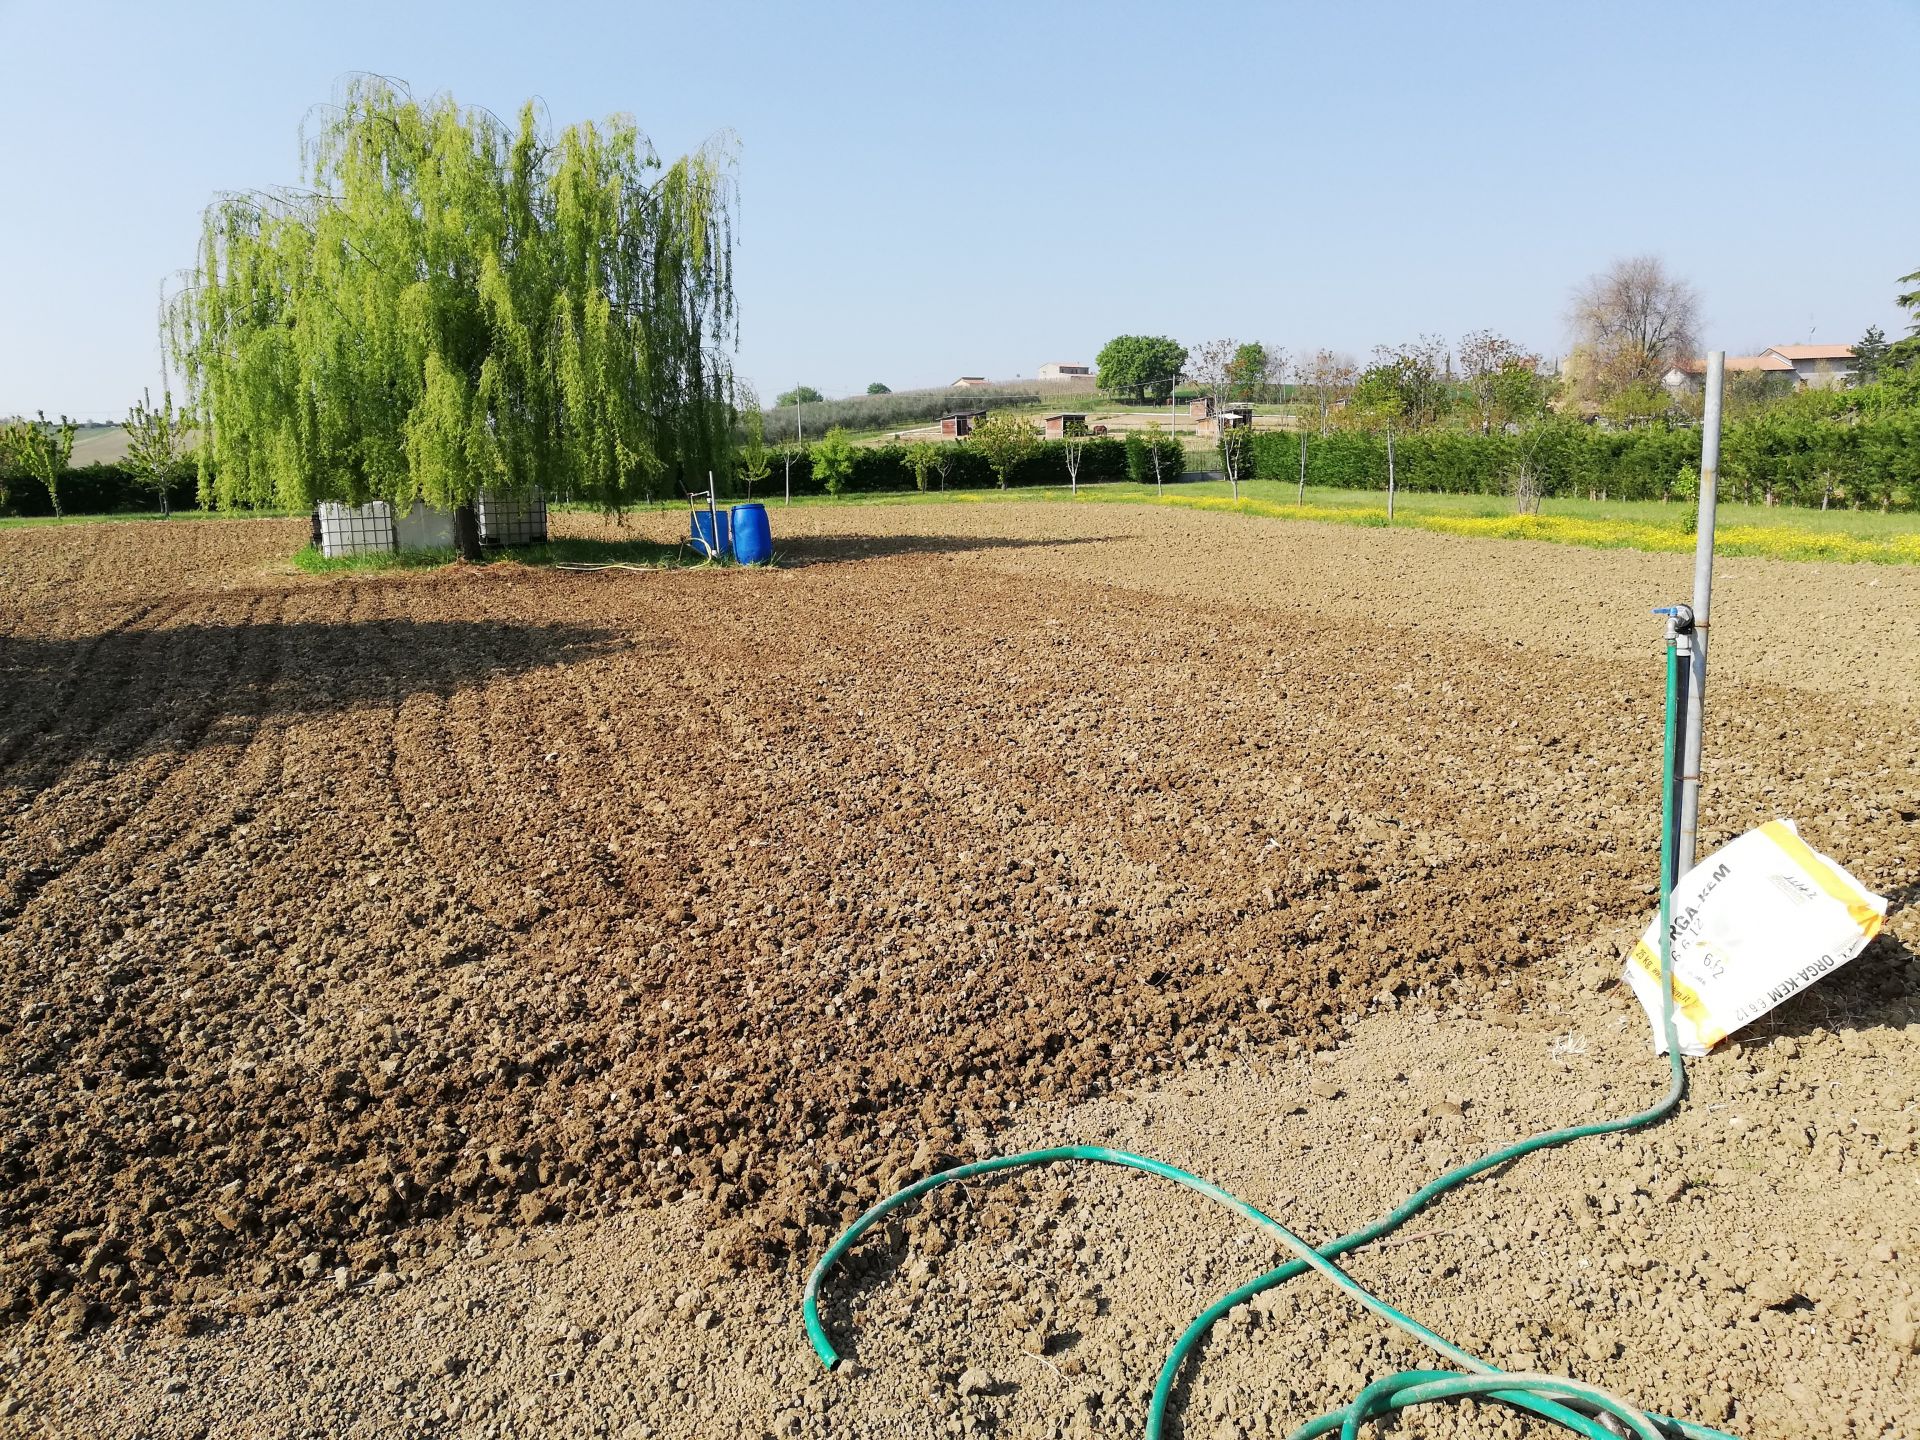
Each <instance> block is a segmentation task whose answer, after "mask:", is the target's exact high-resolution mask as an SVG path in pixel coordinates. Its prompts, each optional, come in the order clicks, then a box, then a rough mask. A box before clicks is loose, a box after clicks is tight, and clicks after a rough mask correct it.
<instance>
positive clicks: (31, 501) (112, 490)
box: [0, 465, 200, 518]
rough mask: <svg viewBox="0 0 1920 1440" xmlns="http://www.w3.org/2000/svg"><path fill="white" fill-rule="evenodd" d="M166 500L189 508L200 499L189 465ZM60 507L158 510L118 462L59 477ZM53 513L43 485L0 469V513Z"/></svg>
mask: <svg viewBox="0 0 1920 1440" xmlns="http://www.w3.org/2000/svg"><path fill="white" fill-rule="evenodd" d="M167 503H168V504H169V505H171V506H172V507H173V508H174V509H175V510H190V509H192V508H193V507H194V506H196V505H198V504H199V503H200V499H199V495H198V492H197V488H196V481H195V478H194V472H193V467H192V466H190V465H183V466H182V467H181V468H180V474H179V477H178V479H177V480H176V481H175V482H174V484H173V485H172V486H171V487H169V489H168V491H167ZM60 508H61V509H62V510H64V511H65V512H66V513H67V514H69V515H112V514H115V513H116V512H119V511H126V510H153V511H158V510H159V508H160V506H159V503H158V501H157V499H156V498H155V496H154V493H153V492H152V491H151V490H148V489H146V488H145V487H143V486H141V485H138V484H136V483H135V482H134V478H133V473H132V472H131V471H129V470H128V469H126V467H124V466H121V465H82V466H80V467H79V468H77V469H73V470H68V471H66V472H65V473H64V474H63V475H61V477H60ZM51 514H53V503H52V502H51V501H50V500H48V498H47V487H46V486H44V485H42V484H41V483H40V482H39V481H38V480H37V479H35V478H34V477H33V476H31V475H27V474H24V473H20V472H16V471H13V470H8V471H5V472H0V515H4V516H8V517H10V518H11V517H21V516H39V515H51Z"/></svg>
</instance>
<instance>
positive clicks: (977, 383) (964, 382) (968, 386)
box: [947, 375, 987, 390]
mask: <svg viewBox="0 0 1920 1440" xmlns="http://www.w3.org/2000/svg"><path fill="white" fill-rule="evenodd" d="M986 383H987V377H986V376H984V375H962V376H961V377H960V378H959V379H958V380H956V381H954V382H953V384H951V385H949V386H948V387H947V388H948V389H949V390H978V389H979V388H980V387H981V386H983V385H985V384H986Z"/></svg>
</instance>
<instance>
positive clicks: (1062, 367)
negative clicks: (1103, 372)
mask: <svg viewBox="0 0 1920 1440" xmlns="http://www.w3.org/2000/svg"><path fill="white" fill-rule="evenodd" d="M1038 378H1039V379H1041V380H1091V379H1092V378H1093V367H1092V366H1091V365H1075V364H1073V363H1072V362H1070V361H1066V360H1049V361H1048V362H1047V363H1046V364H1044V365H1042V366H1041V367H1040V370H1039V373H1038Z"/></svg>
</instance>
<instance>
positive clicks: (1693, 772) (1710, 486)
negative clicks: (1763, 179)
mask: <svg viewBox="0 0 1920 1440" xmlns="http://www.w3.org/2000/svg"><path fill="white" fill-rule="evenodd" d="M1726 370H1727V352H1726V351H1724V350H1712V351H1709V352H1708V353H1707V393H1706V406H1705V409H1704V411H1703V413H1702V415H1701V419H1700V519H1699V524H1698V526H1697V528H1696V531H1695V534H1694V541H1693V659H1692V662H1691V663H1690V664H1689V665H1688V666H1687V715H1686V721H1687V743H1686V749H1685V750H1684V751H1683V752H1682V753H1683V758H1682V763H1681V766H1680V844H1679V846H1678V847H1677V850H1676V853H1675V856H1674V864H1675V865H1676V867H1677V868H1678V871H1679V873H1680V874H1682V875H1684V874H1686V873H1687V871H1689V870H1691V869H1692V868H1693V859H1694V850H1695V848H1696V847H1697V845H1698V841H1699V833H1700V731H1701V722H1702V721H1703V720H1704V719H1705V718H1706V703H1707V626H1708V618H1709V617H1708V606H1709V604H1710V603H1711V601H1712V599H1713V525H1714V512H1715V509H1716V508H1717V506H1718V503H1719V498H1720V495H1719V490H1720V400H1721V395H1722V392H1723V390H1724V388H1725V384H1726Z"/></svg>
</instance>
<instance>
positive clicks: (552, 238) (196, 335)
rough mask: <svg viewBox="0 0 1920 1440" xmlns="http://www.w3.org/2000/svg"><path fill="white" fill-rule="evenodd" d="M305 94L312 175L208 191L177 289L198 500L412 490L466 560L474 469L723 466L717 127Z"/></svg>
mask: <svg viewBox="0 0 1920 1440" xmlns="http://www.w3.org/2000/svg"><path fill="white" fill-rule="evenodd" d="M319 116H320V120H321V123H320V124H319V126H318V127H317V129H316V130H315V131H314V132H313V133H311V134H303V136H302V140H301V159H302V164H303V168H304V170H305V171H306V174H307V177H308V182H309V187H310V188H303V189H282V190H273V191H266V192H259V191H254V192H247V193H234V194H225V195H222V196H220V197H218V198H217V199H216V200H215V202H214V203H213V204H212V205H211V206H209V207H208V209H207V212H206V216H205V223H204V234H203V237H202V240H201V245H200V256H199V263H198V265H197V267H196V268H195V270H194V271H193V272H192V273H191V274H190V276H189V280H188V283H187V284H186V286H185V287H184V288H183V289H182V290H181V292H180V293H179V295H178V296H177V297H176V298H175V300H174V302H173V304H172V305H171V306H170V308H169V324H168V332H169V341H170V345H171V349H172V353H173V355H174V358H175V360H176V362H177V363H178V365H179V367H180V369H181V371H182V373H183V374H184V375H185V376H186V378H187V382H188V386H189V389H190V392H191V403H192V405H193V407H194V409H195V410H196V411H197V412H198V413H199V414H200V416H201V417H202V423H203V427H204V440H203V443H202V445H201V447H200V455H201V472H200V483H201V490H202V498H203V501H206V502H210V503H213V504H217V505H221V506H263V505H272V506H280V507H285V508H289V509H305V508H307V507H308V506H310V505H312V504H313V503H314V502H315V501H317V500H343V501H346V502H348V503H352V504H359V503H364V502H365V501H368V500H375V499H378V500H387V501H391V502H392V503H394V504H395V505H396V506H397V507H399V508H400V509H405V508H406V507H408V506H410V505H411V504H412V503H413V501H414V500H415V499H424V500H426V501H427V502H428V503H430V504H433V505H438V506H443V507H445V508H447V509H449V510H451V511H453V513H454V516H455V527H454V528H455V534H456V537H457V538H458V541H459V544H460V548H461V550H462V552H463V553H465V554H467V555H469V556H473V555H475V554H477V552H478V543H477V529H476V526H475V525H474V512H473V503H474V500H475V498H476V497H477V496H478V494H479V492H480V491H481V490H482V489H487V490H492V491H508V492H514V491H525V490H530V489H534V488H539V489H542V490H544V491H546V492H547V493H549V494H552V495H559V496H566V497H569V498H572V499H577V500H586V501H589V502H593V503H597V504H599V505H601V506H602V507H604V508H606V509H609V510H618V509H620V508H622V507H623V506H626V505H628V504H631V503H633V502H635V501H639V500H645V499H651V498H654V497H656V496H659V495H663V494H668V493H671V492H672V490H673V489H674V488H675V487H676V486H679V485H685V486H686V488H700V487H703V486H704V484H705V476H706V473H707V472H708V471H709V470H712V471H713V472H714V473H715V474H719V475H725V474H726V473H727V472H728V465H727V461H728V458H729V444H730V434H731V421H732V419H733V415H732V407H731V400H732V373H731V369H730V367H729V365H728V363H727V358H726V357H727V355H728V354H729V353H730V351H731V348H732V342H733V340H734V338H735V334H736V330H735V315H734V303H733V265H732V245H733V226H732V212H731V202H732V199H733V194H734V188H733V180H732V154H731V147H730V144H729V143H728V142H727V141H726V140H724V139H722V140H720V141H717V142H712V143H709V145H707V146H706V147H704V148H702V149H701V150H699V151H697V152H695V153H693V154H690V155H687V156H685V157H683V158H681V159H678V160H676V161H674V162H673V163H672V164H663V163H662V161H661V160H660V157H659V156H658V155H657V154H656V153H655V151H654V149H653V147H652V145H651V144H650V143H649V142H648V141H647V139H646V138H645V136H643V135H642V134H641V133H640V131H639V130H638V129H637V128H636V127H635V126H634V124H633V122H632V121H631V120H630V119H627V118H625V117H615V118H613V119H611V120H608V121H606V122H603V123H601V124H594V123H591V122H589V123H586V124H581V125H574V126H570V127H568V128H567V129H565V130H563V131H561V132H560V134H559V135H558V136H557V137H556V136H553V135H550V134H549V133H547V132H546V131H545V130H544V129H543V127H542V126H541V125H540V124H539V122H538V120H537V118H536V115H535V111H534V107H533V106H532V105H531V104H529V105H527V106H525V107H524V108H523V109H522V110H521V112H520V117H519V122H518V124H517V125H516V126H514V127H511V128H509V127H508V126H507V125H505V124H504V123H502V122H501V121H500V120H498V119H497V118H495V117H494V116H492V115H491V114H488V113H487V112H484V111H479V110H472V109H462V108H461V107H459V106H458V105H456V104H455V103H454V102H453V100H452V99H451V98H449V97H446V96H439V97H436V98H434V99H432V100H428V101H425V102H420V101H416V100H415V99H413V98H412V96H410V95H409V94H407V93H406V91H405V90H404V89H403V88H401V87H399V86H396V85H395V84H393V83H392V82H389V81H386V80H383V79H380V78H377V77H371V76H368V77H360V78H356V79H354V80H352V81H350V82H349V83H348V84H347V85H346V87H345V88H344V90H343V92H342V94H341V95H340V97H339V99H338V101H337V103H335V104H334V105H332V106H329V107H326V108H325V109H324V110H322V111H321V112H319ZM696 477H697V478H698V481H699V484H698V485H697V486H696V485H693V484H691V483H690V482H691V481H693V480H694V479H695V478H696Z"/></svg>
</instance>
